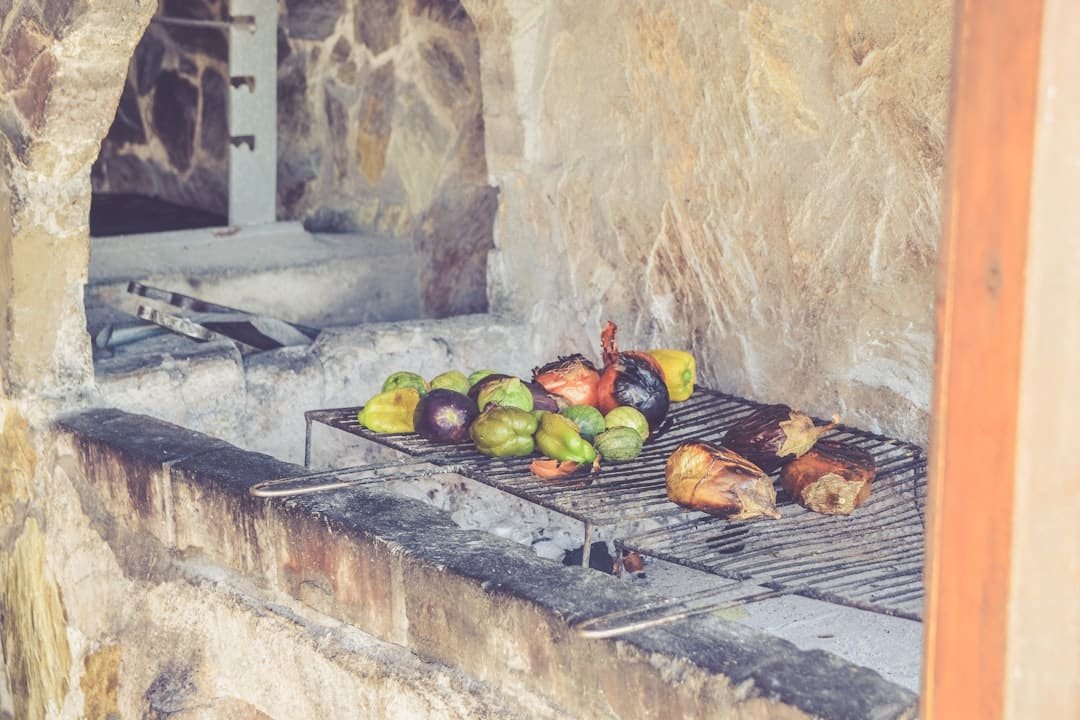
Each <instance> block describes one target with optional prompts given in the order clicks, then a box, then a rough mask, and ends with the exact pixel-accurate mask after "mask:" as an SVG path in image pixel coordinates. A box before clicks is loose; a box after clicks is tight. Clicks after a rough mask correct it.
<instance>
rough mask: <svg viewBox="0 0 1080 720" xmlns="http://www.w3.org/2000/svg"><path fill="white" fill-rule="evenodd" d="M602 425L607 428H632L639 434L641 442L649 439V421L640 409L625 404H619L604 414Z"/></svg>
mask: <svg viewBox="0 0 1080 720" xmlns="http://www.w3.org/2000/svg"><path fill="white" fill-rule="evenodd" d="M604 427H606V428H607V429H608V430H610V429H612V428H617V427H628V428H633V429H634V430H637V433H638V435H640V436H641V441H642V442H644V441H646V440H648V439H649V421H648V420H646V419H645V416H644V415H642V414H641V411H640V410H635V409H634V408H632V407H628V406H626V405H621V406H619V407H617V408H615V409H614V410H612V411H611V412H609V413H608V414H607V415H605V416H604Z"/></svg>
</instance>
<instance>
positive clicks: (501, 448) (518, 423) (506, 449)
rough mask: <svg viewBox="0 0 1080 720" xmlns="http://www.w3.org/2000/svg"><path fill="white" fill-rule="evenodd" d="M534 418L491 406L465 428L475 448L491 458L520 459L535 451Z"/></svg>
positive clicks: (513, 408) (497, 406) (523, 412)
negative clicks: (467, 429)
mask: <svg viewBox="0 0 1080 720" xmlns="http://www.w3.org/2000/svg"><path fill="white" fill-rule="evenodd" d="M536 425H537V422H536V418H535V417H533V414H532V413H531V412H527V411H525V410H522V409H521V408H516V407H509V406H503V405H491V406H489V407H488V408H487V409H486V410H484V411H483V412H481V413H480V416H479V417H477V418H476V420H474V421H473V424H472V425H471V426H470V427H469V437H471V438H472V439H473V442H475V443H476V449H477V450H479V451H480V452H482V453H483V454H484V455H491V456H492V457H521V456H525V455H529V454H531V453H532V451H533V450H534V449H535V448H536V445H535V443H534V442H533V433H535V432H536Z"/></svg>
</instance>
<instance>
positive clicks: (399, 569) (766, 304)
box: [0, 0, 953, 720]
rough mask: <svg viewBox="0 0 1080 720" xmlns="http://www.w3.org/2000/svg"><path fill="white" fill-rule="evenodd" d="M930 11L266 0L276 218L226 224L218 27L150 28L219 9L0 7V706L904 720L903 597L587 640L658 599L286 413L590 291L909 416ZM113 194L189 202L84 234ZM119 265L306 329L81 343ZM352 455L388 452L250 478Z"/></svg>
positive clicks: (922, 331)
mask: <svg viewBox="0 0 1080 720" xmlns="http://www.w3.org/2000/svg"><path fill="white" fill-rule="evenodd" d="M952 12H953V4H952V3H949V2H946V1H945V0H915V1H913V2H910V3H906V4H903V5H902V6H901V5H897V4H890V3H878V2H856V1H847V0H838V1H837V2H828V3H819V2H811V1H809V0H798V1H795V2H763V1H758V0H752V1H749V2H741V1H734V0H733V1H731V2H711V1H707V0H689V1H687V2H682V3H677V4H672V3H665V2H644V3H621V2H616V1H614V0H610V1H608V0H604V1H600V2H590V3H571V2H555V1H550V2H541V3H535V2H523V1H519V0H460V1H459V0H318V1H317V2H302V1H300V0H296V1H295V2H294V1H293V0H281V1H280V2H279V3H278V23H279V29H278V38H277V40H278V41H277V86H276V87H277V97H278V106H277V132H278V135H277V142H278V154H277V174H276V178H275V180H276V186H277V194H276V220H277V222H276V223H267V224H266V225H265V226H260V225H251V226H243V227H240V226H229V225H228V222H227V219H226V215H227V211H228V208H227V206H226V204H225V200H224V198H225V197H226V195H227V189H228V167H227V162H226V161H225V157H226V154H227V148H228V146H229V144H230V142H231V138H230V135H229V131H228V122H229V119H228V117H227V116H226V115H227V114H226V113H225V110H224V107H223V106H224V99H223V98H224V96H225V94H226V93H227V89H228V87H229V83H230V76H229V69H228V67H227V62H226V53H225V50H224V48H223V45H222V44H221V43H222V41H223V38H222V35H221V33H220V31H218V30H216V29H214V28H211V27H201V26H197V25H195V26H191V25H188V26H183V25H180V26H177V25H170V24H169V23H167V22H162V21H161V18H162V17H174V18H180V19H182V20H193V21H198V22H210V23H215V22H226V21H228V20H229V18H230V16H229V9H228V6H227V0H199V1H198V2H179V1H177V2H172V1H171V0H164V1H163V2H161V3H160V4H159V3H156V2H151V1H149V0H112V1H110V2H101V3H83V2H63V1H51V0H40V1H37V2H35V1H33V0H22V1H16V2H7V3H4V2H2V1H0V48H2V49H3V58H4V64H3V68H2V76H3V80H4V85H3V91H2V94H0V137H2V138H3V141H2V144H0V149H2V153H0V180H2V184H3V186H4V187H6V188H8V190H9V192H7V193H6V194H5V195H4V196H3V197H2V198H0V239H2V241H3V243H2V249H3V251H4V253H5V255H6V261H5V263H4V264H3V265H0V288H2V289H3V293H2V294H0V311H2V315H3V317H4V318H5V325H4V328H5V329H4V331H3V332H2V333H0V357H2V358H3V366H2V367H0V379H2V381H3V392H2V393H0V451H2V452H0V454H2V455H3V457H4V458H5V463H6V464H5V466H4V468H3V471H2V473H0V537H3V538H4V541H3V543H0V642H2V644H3V657H4V661H5V662H4V668H5V672H4V674H3V676H2V677H0V680H2V682H0V719H2V718H46V717H62V718H74V717H94V718H112V717H123V718H127V717H147V718H166V717H168V718H173V717H175V718H177V720H179V719H180V718H188V717H192V718H193V717H212V718H287V717H335V716H351V715H356V716H360V717H400V718H408V717H432V718H443V717H445V718H475V717H490V718H519V717H541V718H570V717H590V718H591V717H597V718H600V717H604V718H638V717H643V718H644V717H648V718H663V717H693V716H722V717H732V718H764V717H770V718H772V717H776V718H789V717H790V718H803V717H821V718H853V719H854V718H882V719H885V718H910V717H914V716H915V713H916V708H917V700H918V699H917V692H918V689H919V688H918V680H917V678H918V672H919V670H918V666H919V662H920V657H919V642H920V637H921V635H920V633H921V628H920V627H919V624H918V623H917V622H914V621H909V620H903V621H901V619H899V618H887V619H886V620H883V621H882V622H881V623H880V624H877V625H875V626H874V627H873V628H872V629H871V630H872V632H871V630H867V632H868V633H870V634H868V635H866V637H872V638H873V639H872V640H871V641H869V642H867V643H865V644H864V646H863V647H853V646H852V645H845V644H844V643H842V642H833V641H834V640H835V638H834V632H840V631H841V630H843V626H844V625H845V624H848V623H854V624H853V625H851V627H849V628H848V630H850V631H852V632H854V633H856V634H857V633H859V632H862V628H864V626H862V625H859V624H858V623H859V622H862V621H861V620H859V619H858V617H860V616H857V615H854V614H852V615H844V614H841V615H837V616H835V617H832V619H831V620H830V622H832V623H833V625H830V626H829V627H827V628H825V629H820V628H818V629H815V628H817V626H816V625H814V624H815V623H818V622H821V618H822V615H821V614H820V606H816V607H818V609H817V610H814V609H807V608H809V606H798V607H796V605H786V606H777V608H778V609H777V611H776V612H777V613H780V612H789V611H790V612H792V613H795V612H804V611H805V612H806V613H807V615H806V616H805V617H801V618H797V617H795V616H794V615H789V616H787V617H782V616H778V615H777V614H775V613H774V614H773V615H770V616H768V617H767V618H765V619H762V616H758V618H757V620H755V619H754V618H753V617H751V618H749V619H748V618H747V617H746V616H745V615H740V614H739V613H732V614H731V615H730V616H727V615H725V616H721V617H706V618H703V619H701V620H700V622H695V623H693V624H686V623H684V624H674V625H671V626H669V627H664V628H657V629H653V630H649V631H645V632H641V633H635V634H632V635H630V636H627V637H625V638H620V639H615V640H590V639H585V638H582V637H581V636H579V635H577V634H575V633H574V632H573V631H572V627H573V623H575V622H577V621H580V620H582V619H584V618H586V617H588V616H589V615H590V614H600V613H602V612H607V611H619V610H625V609H627V608H631V607H635V606H637V605H640V604H642V603H646V602H650V601H651V600H652V599H653V595H652V594H651V593H653V592H657V593H660V588H659V587H658V585H655V586H646V585H642V584H636V585H635V584H634V583H633V582H628V581H627V578H618V577H613V576H611V575H609V574H606V573H601V572H595V571H592V570H589V569H586V568H581V567H573V566H571V565H569V564H563V563H561V562H558V557H559V556H560V555H561V551H562V550H564V549H567V548H570V547H572V545H573V542H569V541H568V542H567V543H565V547H562V546H561V545H560V543H562V541H563V539H565V538H563V537H562V536H559V538H560V539H559V541H558V542H555V540H553V538H555V537H556V535H557V533H559V532H562V533H564V534H565V535H567V536H574V539H575V540H576V535H575V533H576V532H577V531H578V529H577V528H576V527H575V526H573V525H572V524H571V525H563V524H560V523H561V520H558V519H554V520H553V519H552V518H550V517H547V516H544V517H540V518H539V519H536V518H533V517H532V516H531V515H530V513H532V509H530V508H528V507H525V509H521V508H520V507H519V508H518V509H517V510H514V512H517V511H520V512H521V513H523V514H525V515H529V516H530V520H529V521H530V522H533V521H535V523H536V524H537V525H536V526H537V527H541V528H543V532H544V533H547V534H546V535H545V537H544V538H543V539H544V540H551V543H549V544H547V545H545V547H546V548H547V550H546V551H541V550H540V548H538V547H537V546H538V545H541V544H542V543H538V542H537V541H536V537H535V536H533V537H532V538H531V539H527V540H525V541H522V538H520V537H517V536H516V534H515V533H517V532H518V531H516V530H505V529H502V528H499V527H492V526H491V525H490V524H489V525H485V526H483V527H481V526H480V524H479V523H478V522H474V520H473V519H466V520H463V517H465V516H466V515H468V512H469V511H470V508H474V507H477V506H483V507H484V508H487V509H488V510H489V511H490V507H489V505H494V504H495V503H496V502H498V500H497V499H496V496H497V495H498V493H492V494H491V495H486V494H485V492H486V491H487V490H486V489H478V488H476V487H474V486H473V485H470V484H469V482H468V481H467V478H463V477H457V476H456V475H454V474H453V473H439V475H440V477H439V478H438V480H437V481H435V480H433V481H432V482H431V483H429V484H416V483H410V482H408V481H407V479H402V477H398V478H397V479H395V473H397V472H400V473H404V472H405V470H404V469H403V468H404V467H405V466H404V465H403V461H402V459H401V458H399V457H396V456H393V455H390V454H387V453H386V451H385V449H382V448H379V447H372V446H364V445H360V444H357V443H355V442H353V440H352V439H351V438H348V437H342V436H341V435H340V434H335V433H332V432H329V431H326V430H325V429H318V430H316V434H315V436H314V438H313V442H314V443H315V445H316V452H315V459H314V461H313V462H312V463H311V465H312V467H310V468H305V467H302V466H301V463H302V462H304V460H305V454H306V453H305V419H304V412H305V411H308V410H313V409H318V408H334V407H344V406H351V405H356V404H360V403H362V402H364V401H365V400H366V399H367V398H369V397H370V396H371V395H372V394H374V393H375V392H376V391H377V390H378V389H379V386H380V385H381V382H382V380H383V378H384V377H385V376H386V375H387V374H388V373H389V372H390V371H392V370H398V369H408V370H413V371H415V372H418V373H420V374H422V375H424V376H425V377H431V376H434V375H435V374H437V373H439V372H442V371H444V370H447V369H451V368H458V369H462V370H466V371H468V370H473V369H479V368H484V367H491V368H496V369H499V370H504V371H507V372H510V373H514V374H519V375H527V374H528V372H529V370H530V368H532V367H533V366H535V365H539V364H541V363H543V362H545V361H547V360H550V359H553V358H554V357H555V356H557V355H565V354H569V353H572V352H584V353H586V354H588V355H590V356H593V357H598V356H599V343H598V337H599V329H600V327H601V326H602V325H603V323H604V321H606V320H608V319H612V320H614V321H616V322H617V323H618V324H619V325H620V328H621V331H620V332H621V341H622V343H623V344H624V346H625V347H680V348H687V349H690V350H692V351H693V352H694V354H695V356H696V357H697V359H698V368H699V382H700V383H701V384H702V385H703V386H706V387H710V388H717V389H721V390H723V391H725V392H730V393H733V394H736V395H741V396H745V397H750V398H754V399H755V400H759V401H764V402H785V403H788V404H790V405H792V406H797V407H800V408H804V409H806V410H807V411H808V412H810V413H812V414H815V415H818V416H829V415H832V414H833V413H839V414H841V415H842V416H843V418H844V421H845V422H846V423H849V424H850V425H852V426H857V427H860V428H864V429H865V430H868V431H871V432H875V433H881V434H883V435H889V436H892V437H896V438H900V439H902V440H904V441H908V442H911V443H915V444H917V445H922V446H925V445H926V444H927V440H928V438H929V435H930V404H931V400H930V398H931V384H932V376H933V368H934V327H935V324H934V315H933V312H934V298H935V282H936V281H935V266H936V263H937V252H938V239H939V236H940V234H941V231H942V221H941V207H942V188H943V181H944V168H945V156H946V126H947V100H948V95H949V83H950V63H951V50H952V40H953V33H952V20H953V17H952ZM155 18H156V19H155ZM133 198H134V199H133ZM147 198H149V199H151V200H153V201H155V202H160V203H164V205H158V206H156V207H158V208H159V209H160V208H162V207H168V208H169V213H174V212H175V213H176V214H175V215H173V217H181V218H185V217H186V218H187V219H191V218H195V217H196V216H197V217H198V218H200V219H201V220H200V221H198V222H193V223H192V224H193V225H202V226H203V227H201V228H196V229H191V228H190V227H189V228H188V229H185V230H182V231H177V232H167V233H160V232H157V231H158V230H163V229H164V228H153V227H145V226H138V233H139V234H137V235H130V234H122V232H121V234H117V233H114V232H104V233H103V234H100V235H98V236H96V237H94V238H93V239H91V230H92V229H93V224H94V221H95V218H98V217H100V216H98V215H95V213H96V212H99V211H101V209H102V208H103V207H106V205H107V204H108V203H110V202H113V203H114V204H113V205H112V207H113V208H114V209H115V208H120V212H121V215H123V213H124V212H125V209H130V208H132V207H135V206H134V205H125V204H124V203H127V202H132V203H141V202H142V200H145V199H147ZM102 203H105V205H103V204H102ZM138 207H148V206H147V205H138ZM149 207H153V206H149ZM185 213H187V214H188V215H185ZM112 217H113V219H115V217H116V216H115V215H113V216H112ZM122 219H123V218H122ZM128 219H130V218H128ZM106 226H107V225H104V226H103V227H106ZM107 227H116V226H115V225H113V226H107ZM139 279H149V280H151V281H153V282H154V283H156V284H160V285H162V286H168V287H170V288H172V289H176V290H180V291H183V292H188V293H190V294H195V295H199V296H200V297H203V298H205V299H206V300H209V301H212V302H216V303H221V304H226V305H235V306H242V307H244V308H245V309H248V310H251V311H254V312H261V313H267V314H271V315H274V316H276V317H280V318H282V319H284V320H287V321H291V322H304V323H311V324H317V325H318V326H319V327H320V328H321V330H322V331H321V333H320V334H319V336H318V338H317V339H316V340H315V341H314V342H312V343H310V344H306V345H300V346H296V347H286V348H282V349H280V350H272V351H267V352H260V353H246V352H244V353H242V352H240V350H239V349H238V348H237V346H235V345H234V344H232V343H230V342H227V341H213V342H209V343H204V344H196V343H194V342H192V341H190V340H187V339H185V338H181V337H173V336H162V337H156V338H152V339H149V340H145V341H140V342H137V343H132V344H130V345H128V346H125V347H121V348H112V349H110V350H109V351H108V352H101V351H100V350H101V349H100V348H97V349H95V348H94V344H93V339H92V338H93V337H94V336H95V335H96V333H97V331H98V330H99V329H100V328H101V327H102V326H103V325H104V324H105V323H116V322H125V320H124V318H125V315H124V314H123V312H124V311H127V312H130V309H131V307H130V303H128V304H126V305H125V302H126V301H127V300H130V298H125V293H124V291H123V288H124V287H125V285H126V283H127V281H129V280H139ZM309 450H310V448H309ZM307 459H308V460H311V458H307ZM367 463H377V464H378V465H379V470H378V471H377V472H378V473H379V476H380V478H382V479H384V480H386V482H385V483H382V484H379V485H374V484H373V485H371V486H367V485H365V486H364V487H361V488H352V489H348V490H344V491H335V492H333V493H326V494H320V495H313V496H311V497H302V498H292V499H289V500H284V501H277V500H275V501H266V500H263V499H260V498H254V497H252V496H251V495H250V494H249V492H248V490H249V489H250V487H251V486H252V485H254V484H256V483H259V482H262V481H266V480H270V479H274V478H280V477H282V476H288V475H295V474H299V473H304V472H306V471H309V470H311V469H312V468H314V467H317V468H326V467H344V466H355V465H361V464H367ZM425 482H426V481H425ZM433 506H434V507H433ZM507 507H508V508H511V506H510V505H508V506H507ZM501 512H502V510H499V511H497V512H496V515H498V514H499V513H501ZM507 512H510V510H507ZM494 524H495V525H496V526H497V525H498V522H496V523H494ZM524 545H531V546H532V548H530V547H524ZM553 545H560V547H559V548H557V550H558V552H556V551H552V550H551V547H552V546H553ZM545 553H546V554H545ZM552 558H555V559H554V560H553V559H552ZM654 570H655V571H656V577H660V575H659V568H654V567H650V573H653V572H654ZM672 577H673V578H674V579H673V580H670V582H671V583H672V584H673V587H674V590H673V591H672V592H673V593H675V594H678V593H679V592H680V591H681V590H682V589H684V587H681V586H680V584H681V583H690V582H693V580H692V579H690V580H686V579H681V578H686V577H688V576H680V575H677V574H676V575H674V576H672ZM699 579H700V578H699ZM657 583H659V581H657ZM660 594H663V593H660ZM784 608H788V609H786V610H785V609H784ZM792 608H794V609H792ZM815 613H816V614H815ZM893 620H895V621H897V622H896V623H895V624H891V622H892V621H893ZM905 623H907V624H905ZM800 625H801V626H802V627H801V628H800V627H797V626H800ZM783 626H788V627H783ZM838 627H839V628H841V630H835V628H838ZM865 627H868V626H865ZM793 628H794V629H793ZM808 628H810V629H808ZM852 628H854V630H852ZM875 633H876V634H875ZM886 646H889V647H890V648H891V649H893V650H897V648H899V650H897V652H898V653H899V654H901V655H903V657H904V663H901V664H902V665H904V667H902V668H900V669H899V670H897V669H896V667H895V666H894V667H892V668H884V667H883V666H881V665H875V664H874V663H875V662H876V660H875V658H876V656H878V655H881V654H882V653H880V652H879V648H881V647H886ZM905 663H906V664H905Z"/></svg>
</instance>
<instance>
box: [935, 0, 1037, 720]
mask: <svg viewBox="0 0 1080 720" xmlns="http://www.w3.org/2000/svg"><path fill="white" fill-rule="evenodd" d="M955 12H956V17H955V34H954V61H953V92H952V114H951V122H950V138H949V158H948V172H947V186H946V191H945V195H946V205H945V236H944V239H943V242H942V246H941V254H940V258H941V259H940V284H939V289H938V308H937V326H938V327H937V348H936V358H935V365H936V369H935V390H934V408H933V418H934V420H933V428H932V431H931V467H930V472H931V475H930V483H931V485H930V488H931V498H930V515H929V521H930V522H929V526H928V547H927V570H926V585H927V608H926V623H925V625H926V630H925V632H926V635H925V651H924V660H925V661H924V669H923V688H922V690H923V697H922V711H921V717H922V718H923V719H924V720H935V719H937V720H951V719H952V718H978V719H979V720H997V719H999V718H1003V717H1004V716H1005V676H1006V671H1005V667H1006V647H1007V636H1008V632H1009V630H1008V622H1009V614H1008V600H1009V591H1010V587H1009V582H1010V573H1011V568H1012V542H1013V535H1012V527H1013V526H1012V519H1013V498H1014V487H1015V483H1016V470H1015V468H1016V459H1017V429H1018V408H1019V399H1020V382H1021V358H1022V353H1021V348H1022V342H1023V330H1024V328H1023V318H1024V300H1025V292H1026V286H1025V277H1026V275H1025V272H1026V263H1027V257H1028V227H1029V210H1030V190H1031V178H1032V157H1033V147H1034V133H1035V117H1036V98H1037V86H1038V82H1039V51H1040V40H1041V30H1042V16H1043V1H1042V0H998V1H997V2H986V1H985V0H958V2H957V5H956V10H955Z"/></svg>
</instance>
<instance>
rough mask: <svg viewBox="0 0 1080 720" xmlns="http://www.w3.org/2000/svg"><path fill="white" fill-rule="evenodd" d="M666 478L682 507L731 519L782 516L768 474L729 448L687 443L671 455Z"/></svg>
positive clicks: (673, 498)
mask: <svg viewBox="0 0 1080 720" xmlns="http://www.w3.org/2000/svg"><path fill="white" fill-rule="evenodd" d="M664 477H665V479H666V481H667V496H668V499H669V500H671V501H672V502H673V503H676V504H678V505H682V506H683V507H687V508H690V509H692V510H702V511H704V512H707V513H711V514H713V515H722V516H725V517H727V518H729V519H731V520H747V519H749V518H753V517H762V516H763V517H770V518H778V517H780V513H779V512H777V511H776V490H775V489H774V488H773V484H772V481H771V480H770V479H769V476H768V475H766V474H765V473H764V472H763V471H762V470H761V468H759V467H758V466H757V465H754V464H753V463H752V462H750V461H749V460H747V459H746V458H744V457H742V456H740V455H738V454H736V453H734V452H732V451H730V450H728V449H727V448H723V447H718V446H716V445H710V444H709V443H704V442H690V443H684V444H682V445H680V446H679V447H677V448H676V449H675V452H673V453H672V454H671V457H670V458H668V462H667V467H666V468H665V470H664Z"/></svg>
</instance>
